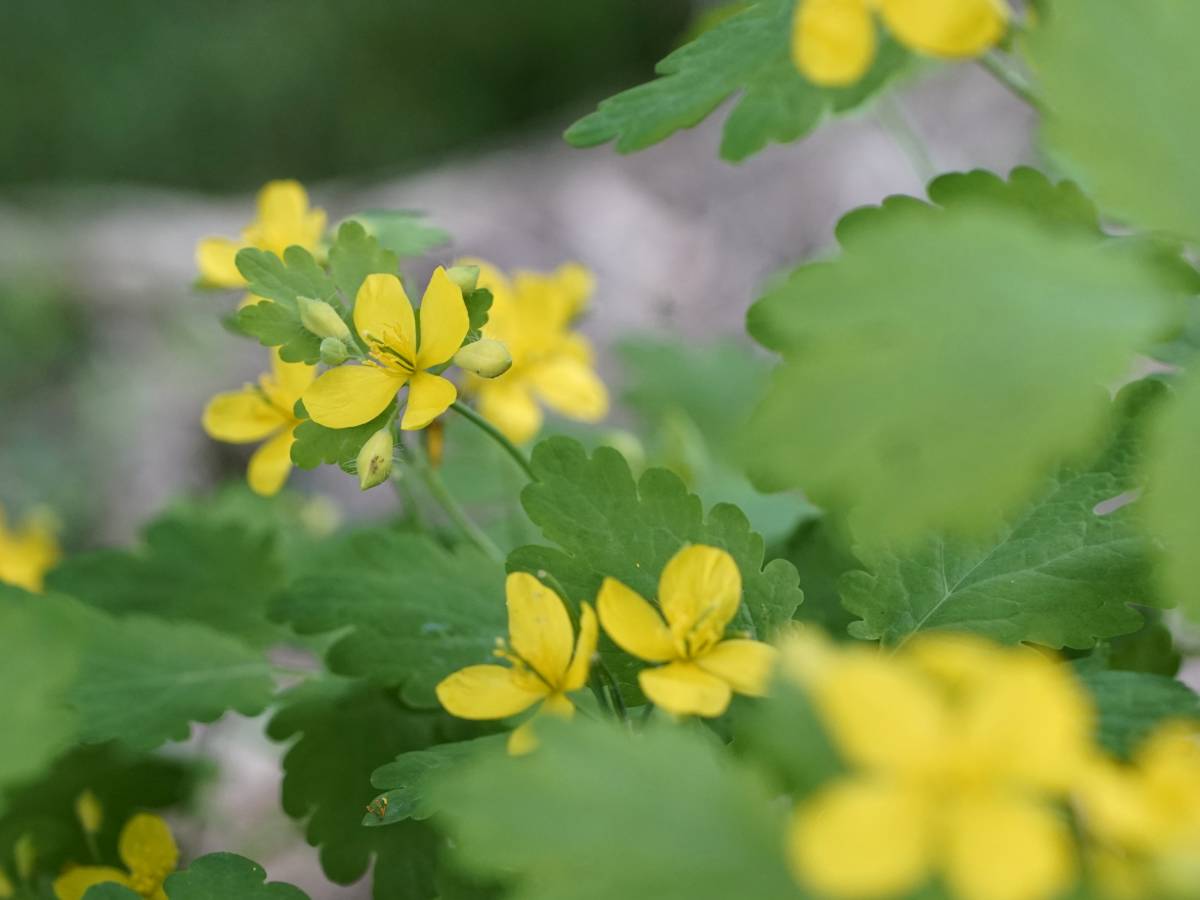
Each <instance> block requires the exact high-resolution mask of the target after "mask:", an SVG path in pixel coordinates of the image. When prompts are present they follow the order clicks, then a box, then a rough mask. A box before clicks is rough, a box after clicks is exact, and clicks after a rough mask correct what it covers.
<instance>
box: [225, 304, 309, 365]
mask: <svg viewBox="0 0 1200 900" xmlns="http://www.w3.org/2000/svg"><path fill="white" fill-rule="evenodd" d="M233 325H234V328H236V329H237V331H239V332H240V333H242V334H245V335H248V336H249V337H252V338H257V339H258V342H259V343H260V344H262V345H263V346H264V347H278V348H279V358H280V359H282V360H284V361H285V362H302V363H308V364H309V365H310V366H312V365H316V364H317V363H318V362H320V361H321V338H319V337H318V336H317V335H315V334H313V333H312V332H311V331H309V330H308V329H307V328H305V327H304V324H303V323H302V322H301V321H300V312H299V309H298V308H296V307H288V306H284V305H283V304H282V303H271V302H266V301H263V302H259V303H255V304H253V305H251V306H245V307H242V308H241V309H239V310H238V311H237V313H236V314H235V316H234V318H233Z"/></svg>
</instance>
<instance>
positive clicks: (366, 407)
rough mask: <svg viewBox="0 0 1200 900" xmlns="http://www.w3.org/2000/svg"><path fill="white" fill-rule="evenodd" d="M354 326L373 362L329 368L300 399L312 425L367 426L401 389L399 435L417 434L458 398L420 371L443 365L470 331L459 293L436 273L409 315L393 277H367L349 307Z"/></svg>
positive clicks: (446, 384) (401, 289) (447, 384)
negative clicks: (407, 431) (417, 308)
mask: <svg viewBox="0 0 1200 900" xmlns="http://www.w3.org/2000/svg"><path fill="white" fill-rule="evenodd" d="M418 315H419V317H420V329H419V331H418V328H417V317H418ZM354 327H355V328H357V329H358V334H359V336H360V337H361V338H362V339H363V340H364V341H366V343H367V346H368V347H369V348H370V351H371V355H372V357H373V358H372V359H369V360H367V361H366V362H365V363H363V364H362V365H343V366H338V367H337V368H336V369H330V370H329V371H328V372H326V373H325V374H324V375H322V376H321V377H320V378H318V379H317V380H316V382H315V383H314V384H313V386H312V387H310V388H309V389H308V390H307V391H306V392H305V393H304V407H305V409H307V410H308V414H309V415H310V416H311V417H312V420H313V421H314V422H316V423H317V424H318V425H324V426H325V427H326V428H351V427H353V426H355V425H361V424H362V423H363V422H369V421H371V419H374V418H375V417H376V416H378V415H379V414H380V413H381V412H383V411H384V410H385V409H386V408H387V405H388V404H389V403H391V402H392V399H393V398H394V397H395V396H396V393H397V392H398V391H399V390H400V389H401V388H402V387H404V385H406V384H407V385H408V401H407V404H406V406H405V409H404V418H403V419H401V421H400V427H401V428H405V429H410V430H412V429H418V428H424V427H425V426H426V425H428V424H429V423H430V422H432V421H433V420H434V419H436V418H437V417H438V416H440V415H441V414H442V413H444V412H445V411H446V410H447V409H449V407H450V404H452V403H453V402H454V401H455V400H456V399H458V389H457V388H455V386H454V383H453V382H451V381H449V380H448V379H445V378H443V377H442V376H440V375H435V374H434V373H432V372H429V371H427V370H428V369H430V368H432V367H435V366H439V365H442V364H443V363H446V362H449V360H450V359H451V358H452V357H453V356H454V354H455V353H457V352H458V348H459V347H461V346H462V342H463V338H465V337H466V336H467V330H468V328H470V321H469V319H468V316H467V305H466V303H465V302H463V295H462V290H461V289H460V288H459V287H458V285H456V284H455V283H454V282H453V281H451V280H450V279H449V278H448V277H446V270H445V269H443V268H442V267H441V266H438V267H437V268H436V269H434V271H433V275H432V276H431V277H430V279H429V286H428V287H426V288H425V296H424V297H423V298H422V299H421V309H420V312H419V313H417V314H414V313H413V308H412V302H411V301H410V300H409V299H408V294H406V293H405V292H404V285H402V284H401V283H400V279H399V278H397V277H396V276H395V275H381V274H376V275H368V276H367V277H366V279H365V280H364V281H363V283H362V287H360V288H359V290H358V296H357V298H356V299H355V301H354ZM418 334H420V337H419V338H418Z"/></svg>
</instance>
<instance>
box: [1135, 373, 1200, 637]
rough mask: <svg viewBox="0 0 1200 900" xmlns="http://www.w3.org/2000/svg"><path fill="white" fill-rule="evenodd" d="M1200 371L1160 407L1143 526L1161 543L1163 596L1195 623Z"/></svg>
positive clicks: (1199, 573) (1199, 551)
mask: <svg viewBox="0 0 1200 900" xmlns="http://www.w3.org/2000/svg"><path fill="white" fill-rule="evenodd" d="M1198 459H1200V371H1196V372H1192V373H1191V374H1189V375H1188V376H1187V377H1186V378H1185V379H1184V381H1183V382H1182V383H1181V384H1180V386H1179V389H1178V390H1177V391H1176V392H1174V395H1173V396H1172V398H1171V402H1170V403H1166V404H1164V405H1163V409H1162V412H1161V413H1160V414H1159V418H1158V421H1156V422H1155V423H1154V426H1153V428H1152V430H1151V434H1150V442H1149V449H1148V451H1147V460H1146V480H1147V484H1148V487H1147V492H1146V499H1145V507H1146V524H1147V526H1148V527H1149V528H1150V530H1151V531H1152V533H1153V534H1154V535H1155V536H1156V537H1158V538H1160V539H1161V541H1162V543H1163V559H1162V561H1161V565H1160V566H1159V567H1158V570H1157V571H1158V574H1159V577H1160V580H1161V583H1162V588H1163V591H1164V593H1166V595H1167V596H1168V597H1169V598H1171V599H1172V600H1174V601H1175V602H1176V603H1178V604H1179V605H1180V606H1181V607H1182V608H1183V610H1184V611H1185V612H1186V613H1187V614H1188V615H1189V616H1190V617H1191V618H1193V619H1196V620H1200V589H1198V588H1197V585H1200V478H1197V477H1196V474H1197V469H1196V461H1197V460H1198Z"/></svg>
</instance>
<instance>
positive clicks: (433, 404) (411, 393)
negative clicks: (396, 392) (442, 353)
mask: <svg viewBox="0 0 1200 900" xmlns="http://www.w3.org/2000/svg"><path fill="white" fill-rule="evenodd" d="M457 399H458V388H456V387H455V386H454V382H452V381H449V380H447V379H445V378H443V377H442V376H441V375H431V374H430V373H429V372H417V374H415V375H414V376H413V377H412V380H411V381H409V383H408V400H407V402H406V403H405V406H404V418H403V419H401V420H400V427H401V428H403V429H404V430H406V431H416V430H417V429H420V428H424V427H425V426H426V425H428V424H429V423H430V422H432V421H433V420H434V419H436V418H437V417H438V416H440V415H441V414H442V413H444V412H445V411H446V410H448V409H449V408H450V404H452V403H453V402H454V401H455V400H457Z"/></svg>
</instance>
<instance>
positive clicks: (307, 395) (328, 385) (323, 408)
mask: <svg viewBox="0 0 1200 900" xmlns="http://www.w3.org/2000/svg"><path fill="white" fill-rule="evenodd" d="M406 381H408V376H407V375H405V374H404V373H403V372H396V371H393V370H392V369H384V368H380V367H379V366H372V365H362V366H353V365H348V366H338V367H337V368H336V369H330V370H329V371H328V372H326V373H325V374H324V375H322V376H321V377H320V378H318V379H317V380H316V381H314V382H313V385H312V387H310V388H309V389H308V390H307V391H305V392H304V398H303V399H304V408H305V409H307V410H308V414H309V416H310V417H311V418H312V420H313V421H314V422H316V423H317V424H318V425H324V426H325V427H326V428H351V427H353V426H355V425H361V424H362V423H363V422H370V421H371V420H372V419H374V418H375V417H376V416H377V415H379V414H380V413H381V412H383V411H384V410H385V409H387V405H388V404H389V403H391V402H392V399H393V398H394V397H395V396H396V392H397V391H398V390H400V388H402V387H404V384H405V382H406Z"/></svg>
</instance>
